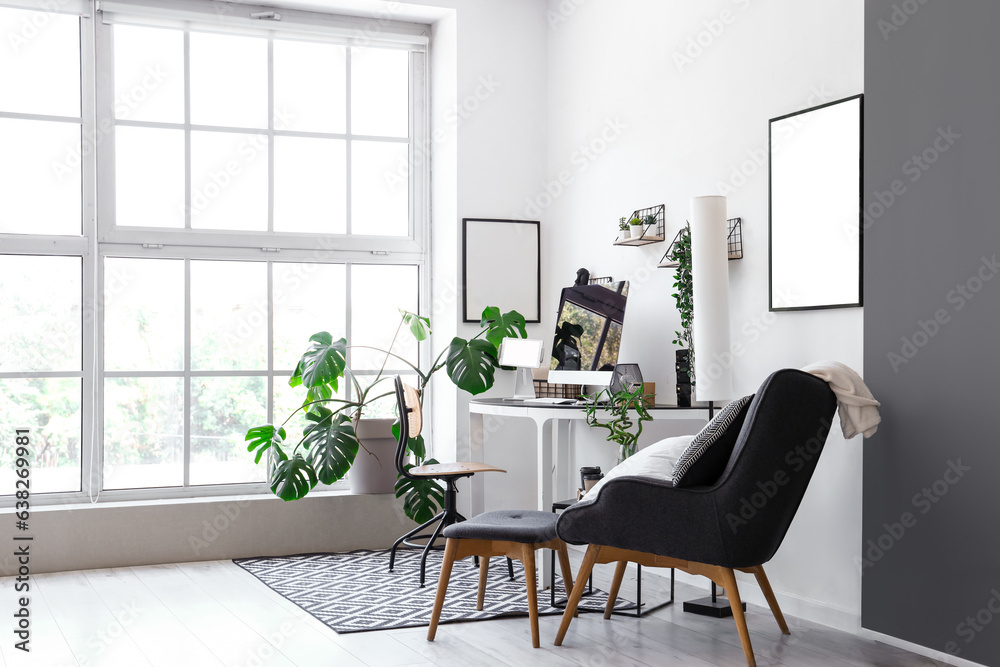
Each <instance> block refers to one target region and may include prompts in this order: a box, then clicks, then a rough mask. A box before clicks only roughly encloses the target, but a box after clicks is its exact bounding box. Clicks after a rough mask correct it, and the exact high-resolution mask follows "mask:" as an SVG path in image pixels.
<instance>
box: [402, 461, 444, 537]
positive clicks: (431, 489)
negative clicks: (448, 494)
mask: <svg viewBox="0 0 1000 667" xmlns="http://www.w3.org/2000/svg"><path fill="white" fill-rule="evenodd" d="M425 463H426V464H427V465H431V464H434V463H437V461H435V460H434V459H427V461H426V462H425ZM413 467H414V466H413V464H412V463H407V464H406V465H405V466H403V468H404V469H406V470H410V469H411V468H413ZM403 496H406V500H404V501H403V511H404V512H406V516H408V517H410V518H411V519H413V520H414V521H416V522H417V523H424V522H427V521H430V520H431V519H433V518H434V516H435V515H436V514H437V513H438V512H439V511H440V510H441V508H442V507H444V489H442V488H441V487H440V485H438V483H437V482H436V481H434V480H433V479H430V478H429V477H418V478H416V479H408V478H406V477H403V476H402V475H401V476H400V477H399V479H397V480H396V497H397V498H402V497H403Z"/></svg>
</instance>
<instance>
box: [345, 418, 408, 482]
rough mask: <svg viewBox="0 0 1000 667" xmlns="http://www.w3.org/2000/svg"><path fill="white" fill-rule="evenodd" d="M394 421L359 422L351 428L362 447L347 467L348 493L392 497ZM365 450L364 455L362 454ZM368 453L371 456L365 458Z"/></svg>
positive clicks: (394, 449) (394, 464)
mask: <svg viewBox="0 0 1000 667" xmlns="http://www.w3.org/2000/svg"><path fill="white" fill-rule="evenodd" d="M395 421H396V420H395V419H391V418H390V419H362V420H361V421H360V422H358V424H357V426H356V427H355V429H356V431H357V434H358V440H360V441H361V444H362V445H364V447H359V448H358V455H357V457H355V459H354V465H352V466H351V473H350V474H349V475H348V479H350V480H351V493H359V494H360V493H393V492H394V487H395V486H396V463H395V460H394V459H395V457H396V439H395V438H394V437H392V424H393V422H395ZM365 449H367V450H368V451H365ZM368 452H371V454H369V453H368Z"/></svg>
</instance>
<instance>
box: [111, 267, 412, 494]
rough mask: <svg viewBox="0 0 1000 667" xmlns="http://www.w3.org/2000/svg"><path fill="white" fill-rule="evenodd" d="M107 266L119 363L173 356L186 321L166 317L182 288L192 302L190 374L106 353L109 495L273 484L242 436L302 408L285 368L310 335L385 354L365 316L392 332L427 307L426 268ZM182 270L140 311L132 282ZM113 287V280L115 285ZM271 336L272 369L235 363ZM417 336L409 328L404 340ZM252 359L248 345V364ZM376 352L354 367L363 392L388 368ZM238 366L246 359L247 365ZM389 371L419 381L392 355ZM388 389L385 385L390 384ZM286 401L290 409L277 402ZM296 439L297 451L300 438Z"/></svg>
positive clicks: (408, 350) (146, 285)
mask: <svg viewBox="0 0 1000 667" xmlns="http://www.w3.org/2000/svg"><path fill="white" fill-rule="evenodd" d="M170 264H175V265H180V266H182V267H183V272H182V273H176V274H175V272H174V269H172V268H169V266H168V265H170ZM104 271H105V275H106V276H109V275H111V274H116V275H117V276H119V280H118V285H119V287H118V293H116V294H106V296H105V304H106V306H105V308H106V312H107V313H117V316H116V317H114V318H110V317H106V318H105V329H106V333H105V341H106V345H108V344H110V343H111V341H114V340H116V336H117V339H120V340H132V342H131V343H128V344H126V343H122V346H123V347H124V349H123V350H122V352H121V354H119V358H120V357H121V356H122V355H125V356H128V355H129V354H132V355H135V354H136V352H137V351H139V352H141V351H143V350H145V349H146V348H155V349H157V350H164V349H169V348H170V347H171V345H174V343H171V342H170V341H171V340H176V338H177V336H178V334H170V333H169V332H168V330H167V329H164V328H163V326H162V323H163V322H167V323H169V322H170V321H172V319H177V318H179V317H180V316H176V315H175V316H174V317H166V318H164V316H163V314H164V313H165V312H176V311H164V310H163V306H162V304H164V303H169V302H171V300H172V298H173V297H171V295H170V291H171V290H172V291H173V292H175V293H177V294H181V293H182V294H184V295H185V298H184V301H185V302H184V305H183V308H182V310H183V316H182V319H183V323H184V327H183V333H181V334H179V335H180V337H182V338H183V340H182V341H180V347H181V348H182V349H183V360H184V362H183V367H182V368H179V369H156V368H152V369H148V368H145V369H136V370H129V369H120V368H116V369H111V368H110V366H109V364H114V363H117V364H118V365H121V362H114V361H113V360H114V358H115V357H114V356H109V354H108V352H109V350H107V348H106V351H105V366H106V368H107V370H104V371H102V377H103V380H102V387H103V389H104V391H105V395H104V405H105V410H104V420H105V447H106V448H107V455H106V457H105V465H104V475H105V485H104V489H105V490H125V489H140V488H170V487H175V488H178V489H184V488H192V487H200V486H203V485H206V486H207V485H219V484H227V483H229V484H258V485H263V483H264V472H265V469H264V468H263V467H261V466H256V465H251V464H250V461H251V459H250V458H249V456H248V455H247V454H246V452H245V445H244V442H243V434H244V433H245V432H246V430H247V429H248V428H249V427H250V426H253V425H256V424H259V423H264V422H265V421H268V422H269V423H274V422H275V421H277V422H279V423H280V422H282V421H284V420H285V419H286V418H287V417H288V413H289V412H290V410H289V408H291V409H294V407H295V405H296V404H297V403H296V401H301V398H302V396H301V394H302V391H301V389H293V388H290V387H288V386H287V382H288V378H289V376H290V375H291V373H292V369H291V368H276V366H294V362H295V361H296V360H297V358H298V356H299V355H300V354H301V352H302V351H303V350H304V349H305V347H306V344H307V338H308V337H309V336H311V335H312V334H313V333H315V332H316V331H320V330H327V331H330V332H331V334H332V335H333V336H334V338H335V339H336V338H340V337H347V338H348V339H353V338H355V337H357V338H358V340H360V341H361V342H362V343H364V344H371V345H374V346H379V345H381V346H382V347H385V346H387V345H388V340H386V341H382V340H381V338H380V336H381V337H384V334H386V332H385V331H381V330H380V331H379V332H377V334H373V333H372V329H371V327H370V326H365V327H363V328H362V329H360V330H354V331H352V330H351V329H350V328H349V327H350V322H351V317H352V314H353V313H354V311H359V312H360V313H361V316H362V321H367V320H374V321H375V322H376V324H378V325H382V324H384V322H383V320H385V319H386V318H387V316H389V315H393V316H396V317H398V312H397V308H404V309H407V310H416V309H417V308H418V301H419V299H418V295H417V280H416V279H417V277H418V276H419V267H418V266H417V265H393V264H354V263H333V264H328V263H316V262H281V261H273V260H231V261H222V260H211V259H192V258H187V259H183V260H182V259H159V258H141V259H129V258H119V257H111V256H109V257H105V261H104ZM174 274H175V275H177V276H181V278H180V279H175V280H174V282H175V283H177V282H182V283H183V284H174V285H173V286H172V287H168V288H167V289H166V291H162V290H161V292H159V293H156V294H157V298H156V299H155V300H153V301H151V302H150V303H147V304H144V305H142V306H141V307H140V308H138V309H135V308H130V304H131V303H132V300H131V297H132V293H131V292H130V291H129V290H128V289H126V287H130V288H131V290H132V291H134V292H135V293H142V294H153V293H155V290H156V289H157V285H158V284H159V283H164V282H170V281H169V279H168V278H167V276H169V275H174ZM349 276H354V277H355V280H356V281H357V282H356V283H355V289H353V290H351V289H349V287H348V283H349V280H348V277H349ZM143 278H145V280H144V279H143ZM105 284H106V285H108V284H109V283H108V280H107V278H106V280H105ZM255 285H258V286H266V293H265V294H263V295H261V296H258V297H254V293H255V289H257V288H256V287H255ZM206 293H208V300H207V301H206ZM317 299H318V300H317ZM352 300H353V303H354V304H355V305H354V306H353V307H351V305H350V304H351V303H352ZM206 318H208V319H206ZM131 322H136V323H139V324H136V325H135V326H139V328H140V329H141V330H142V332H141V333H140V337H139V338H138V339H134V338H133V339H127V338H122V335H123V334H122V332H128V331H131V330H133V328H134V327H133V325H132V324H131ZM153 322H160V323H161V324H160V328H159V329H157V330H153V329H150V328H144V327H146V326H147V325H149V324H150V323H153ZM109 328H110V329H114V328H118V329H120V330H121V332H119V333H115V332H113V331H108V329H109ZM382 328H383V329H384V328H385V327H382ZM261 332H262V333H263V341H262V342H263V343H264V346H265V347H266V354H264V356H261V357H259V359H260V361H261V363H253V364H249V365H243V366H242V367H239V368H233V367H231V364H232V363H234V358H233V357H232V356H231V353H232V351H233V349H237V348H238V346H239V345H241V344H242V343H245V342H246V341H251V347H250V348H248V349H250V350H253V349H256V344H254V343H253V342H252V341H254V340H256V339H257V338H258V336H259V334H260V333H261ZM391 333H392V332H391V331H389V332H388V334H391ZM130 335H131V334H130ZM372 335H376V338H374V339H373V338H371V337H372ZM406 336H408V333H407V332H406V331H405V330H403V331H402V332H401V336H400V339H401V341H402V340H403V339H404V338H405V337H406ZM393 351H394V352H395V353H398V354H404V355H408V356H409V355H411V354H412V355H413V356H412V357H410V358H411V360H412V361H414V362H415V363H416V362H418V361H419V354H418V350H417V348H416V347H415V346H412V345H408V344H403V343H401V342H397V344H396V346H394V347H393ZM347 354H348V357H349V359H351V361H349V363H351V364H357V363H358V361H357V352H356V351H355V350H353V349H351V348H349V349H348V352H347ZM206 355H207V356H206ZM252 355H253V353H248V352H247V351H246V350H240V349H237V356H239V357H241V359H245V358H249V357H250V356H252ZM373 355H374V356H379V359H378V360H376V363H374V364H370V365H368V366H363V367H359V368H358V370H357V371H356V372H355V375H356V376H357V378H358V381H359V382H361V384H362V385H367V384H368V382H369V381H371V380H373V379H374V378H375V376H376V375H377V374H378V372H379V371H378V366H379V365H380V360H381V356H380V355H378V354H377V353H373ZM170 358H171V357H170V355H166V356H164V355H160V356H159V357H157V359H159V361H158V362H156V363H160V364H164V363H170V362H169V361H168V360H169V359H170ZM236 363H241V364H242V360H241V361H237V362H236ZM382 374H383V378H385V377H388V376H391V375H395V374H403V375H412V369H410V368H408V367H406V365H405V364H400V363H399V362H398V361H394V360H392V359H390V361H389V362H388V363H387V364H386V368H385V369H384V371H383V373H382ZM385 386H386V388H387V389H386V390H388V389H389V388H391V387H389V385H388V384H386V385H385ZM279 395H280V396H281V397H282V405H280V406H276V403H275V401H276V399H277V397H279ZM353 395H354V391H353V382H351V381H350V380H346V381H344V382H343V383H342V390H341V396H343V397H345V398H346V397H350V396H353ZM151 397H152V398H151ZM170 405H174V408H170ZM387 406H388V407H387ZM386 410H390V411H391V405H389V404H388V403H386V401H384V400H383V401H380V402H379V405H378V406H373V407H372V408H371V409H370V412H371V413H372V414H375V413H376V412H377V413H378V414H379V415H382V413H384V412H386ZM136 414H138V415H142V417H143V418H142V420H136V419H132V420H131V421H129V419H128V416H129V415H136ZM123 419H124V421H123ZM293 421H295V424H293V425H292V427H293V430H294V432H295V433H299V431H301V428H302V426H301V424H300V423H299V422H300V421H301V419H298V420H295V419H293ZM290 433H291V431H290ZM290 437H291V436H290ZM298 437H299V438H300V437H301V434H300V433H299V436H298ZM289 442H290V443H291V444H293V445H294V444H295V442H298V439H295V440H294V442H293V441H292V440H291V439H290V440H289Z"/></svg>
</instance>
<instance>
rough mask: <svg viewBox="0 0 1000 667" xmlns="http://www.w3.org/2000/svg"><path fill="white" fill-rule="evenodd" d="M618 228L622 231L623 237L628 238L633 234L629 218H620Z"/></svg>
mask: <svg viewBox="0 0 1000 667" xmlns="http://www.w3.org/2000/svg"><path fill="white" fill-rule="evenodd" d="M618 230H619V231H620V232H621V233H622V234H621V236H622V238H623V239H627V238H629V237H630V236H631V234H630V232H629V224H628V218H619V219H618Z"/></svg>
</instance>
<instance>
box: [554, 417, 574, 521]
mask: <svg viewBox="0 0 1000 667" xmlns="http://www.w3.org/2000/svg"><path fill="white" fill-rule="evenodd" d="M552 428H553V429H555V433H554V434H553V442H552V448H553V451H555V461H554V463H553V465H554V466H555V486H554V487H553V489H552V495H553V497H554V498H559V499H560V500H562V499H563V498H575V497H576V491H574V490H573V486H572V484H571V482H572V481H573V480H574V479H576V477H575V475H573V472H572V470H571V469H570V450H569V446H570V445H569V443H570V428H571V422H570V421H569V420H568V419H559V420H556V421H554V422H553V427H552ZM548 509H552V506H551V505H549V507H548Z"/></svg>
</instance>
